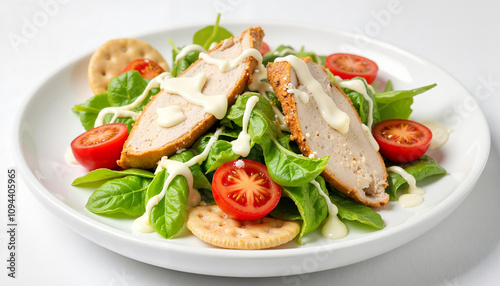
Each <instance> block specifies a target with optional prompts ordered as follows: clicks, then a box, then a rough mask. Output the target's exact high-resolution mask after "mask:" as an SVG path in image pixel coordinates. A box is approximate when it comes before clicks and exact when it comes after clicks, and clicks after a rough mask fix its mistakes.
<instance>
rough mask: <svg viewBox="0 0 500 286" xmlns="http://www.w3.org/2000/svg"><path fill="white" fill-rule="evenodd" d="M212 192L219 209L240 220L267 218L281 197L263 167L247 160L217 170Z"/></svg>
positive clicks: (278, 189) (226, 164)
mask: <svg viewBox="0 0 500 286" xmlns="http://www.w3.org/2000/svg"><path fill="white" fill-rule="evenodd" d="M212 192H213V195H214V199H215V202H216V203H217V205H218V206H219V208H220V209H221V210H222V211H223V212H225V213H226V214H227V215H229V216H230V217H232V218H235V219H240V220H255V219H259V218H261V217H264V216H266V215H267V214H268V213H270V212H271V211H272V210H273V209H274V207H276V205H277V204H278V202H279V200H280V197H281V187H280V186H279V185H278V184H276V183H275V182H274V181H273V180H272V179H271V177H270V176H269V173H268V172H267V168H266V166H265V165H263V164H261V163H259V162H255V161H252V160H247V159H239V160H235V161H230V162H227V163H225V164H224V165H222V166H220V167H219V168H218V169H217V170H216V171H215V174H214V177H213V180H212Z"/></svg>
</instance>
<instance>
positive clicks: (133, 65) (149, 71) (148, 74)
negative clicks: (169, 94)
mask: <svg viewBox="0 0 500 286" xmlns="http://www.w3.org/2000/svg"><path fill="white" fill-rule="evenodd" d="M130 70H136V71H138V72H140V73H141V75H142V77H143V78H149V79H152V78H155V77H156V76H158V75H159V74H161V73H162V72H164V70H163V68H162V67H161V66H160V65H159V64H157V63H156V62H154V61H152V60H148V59H137V60H133V61H131V62H130V63H129V64H128V65H127V66H126V67H125V69H124V70H123V72H128V71H130Z"/></svg>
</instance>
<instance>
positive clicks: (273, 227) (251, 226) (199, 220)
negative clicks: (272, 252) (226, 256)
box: [186, 205, 300, 249]
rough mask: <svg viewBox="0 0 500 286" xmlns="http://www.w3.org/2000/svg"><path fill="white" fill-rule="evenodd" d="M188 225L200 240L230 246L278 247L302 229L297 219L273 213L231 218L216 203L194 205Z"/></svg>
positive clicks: (234, 247) (225, 246) (187, 221)
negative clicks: (249, 217)
mask: <svg viewBox="0 0 500 286" xmlns="http://www.w3.org/2000/svg"><path fill="white" fill-rule="evenodd" d="M186 226H187V228H188V229H189V230H191V232H192V233H193V234H194V235H195V236H197V237H198V238H200V239H201V240H203V241H205V242H207V243H210V244H212V245H215V246H218V247H222V248H230V249H265V248H271V247H276V246H279V245H282V244H285V243H287V242H289V241H291V240H292V239H293V238H294V237H295V236H297V234H298V233H299V231H300V224H299V223H298V222H295V221H282V220H278V219H274V218H270V217H263V218H261V219H257V220H251V221H240V220H236V219H232V218H230V217H229V216H228V215H227V214H225V213H224V212H222V211H221V210H220V209H219V207H218V206H217V205H209V206H198V207H195V208H193V209H191V210H190V211H189V214H188V217H187V220H186Z"/></svg>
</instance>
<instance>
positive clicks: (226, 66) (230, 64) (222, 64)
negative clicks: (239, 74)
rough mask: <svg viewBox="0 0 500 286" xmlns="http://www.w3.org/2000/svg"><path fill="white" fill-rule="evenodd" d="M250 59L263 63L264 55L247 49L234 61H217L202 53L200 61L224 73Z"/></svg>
mask: <svg viewBox="0 0 500 286" xmlns="http://www.w3.org/2000/svg"><path fill="white" fill-rule="evenodd" d="M248 57H253V58H254V59H256V60H257V61H259V62H262V54H261V53H260V52H259V51H258V50H257V49H246V50H244V51H243V52H242V53H241V54H240V55H239V56H238V57H236V58H235V59H232V60H225V59H216V58H214V57H212V56H210V55H209V54H207V53H200V59H203V60H204V61H205V62H207V63H209V64H212V65H216V66H217V67H218V68H219V71H220V72H222V73H224V72H226V71H228V70H232V69H234V68H235V67H237V66H238V65H239V64H240V63H241V62H243V60H245V59H246V58H248Z"/></svg>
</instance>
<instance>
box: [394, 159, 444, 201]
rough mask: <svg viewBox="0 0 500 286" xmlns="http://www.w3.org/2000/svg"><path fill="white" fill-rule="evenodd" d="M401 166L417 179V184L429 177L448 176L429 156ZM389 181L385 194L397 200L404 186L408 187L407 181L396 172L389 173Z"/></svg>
mask: <svg viewBox="0 0 500 286" xmlns="http://www.w3.org/2000/svg"><path fill="white" fill-rule="evenodd" d="M399 166H400V167H401V168H403V169H404V170H405V171H406V172H408V173H409V174H410V175H412V176H413V177H415V180H416V181H417V182H418V181H421V180H423V179H425V178H427V177H429V176H434V175H445V174H446V170H445V169H444V168H443V167H441V166H440V165H439V163H438V162H437V161H436V160H435V159H434V158H432V157H430V156H428V155H424V156H422V157H420V158H419V159H417V160H415V161H412V162H410V163H406V164H401V165H399ZM387 181H388V182H389V186H387V188H386V189H385V192H386V193H388V194H389V196H390V199H391V200H396V199H397V195H396V194H397V192H398V191H399V190H400V189H401V188H402V186H403V185H404V186H408V184H407V182H406V180H405V179H403V177H401V176H400V175H399V174H396V173H394V172H388V177H387Z"/></svg>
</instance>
